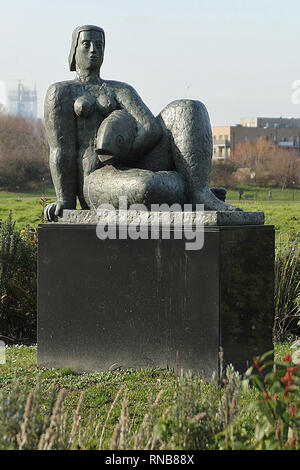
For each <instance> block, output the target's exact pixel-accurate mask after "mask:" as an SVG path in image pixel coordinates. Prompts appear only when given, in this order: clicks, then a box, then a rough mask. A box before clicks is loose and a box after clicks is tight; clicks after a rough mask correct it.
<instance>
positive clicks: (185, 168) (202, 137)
mask: <svg viewBox="0 0 300 470" xmlns="http://www.w3.org/2000/svg"><path fill="white" fill-rule="evenodd" d="M158 119H160V120H161V122H162V125H163V127H164V130H165V132H166V133H167V134H168V135H169V138H170V140H171V146H172V153H173V159H174V163H175V166H176V170H177V171H178V172H179V173H180V174H181V175H182V176H183V177H184V178H185V180H186V182H187V185H188V191H189V200H190V202H191V203H192V204H194V205H195V204H204V207H205V209H206V210H220V211H224V210H240V209H238V208H236V207H235V206H232V205H230V204H227V203H225V202H223V201H221V200H220V199H218V198H217V197H216V196H215V195H214V194H213V193H212V192H211V191H210V189H209V179H210V170H211V161H212V151H213V143H212V132H211V125H210V120H209V116H208V113H207V110H206V108H205V106H204V105H203V104H202V103H201V102H199V101H193V100H178V101H174V102H172V103H170V104H169V105H168V106H167V107H166V108H165V109H164V110H163V111H162V112H161V113H160V115H159V117H158Z"/></svg>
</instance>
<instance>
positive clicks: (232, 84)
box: [0, 0, 300, 125]
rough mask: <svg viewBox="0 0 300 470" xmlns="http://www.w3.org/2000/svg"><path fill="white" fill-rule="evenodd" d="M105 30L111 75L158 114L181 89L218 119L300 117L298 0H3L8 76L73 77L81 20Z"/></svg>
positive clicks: (0, 68) (3, 67) (43, 82)
mask: <svg viewBox="0 0 300 470" xmlns="http://www.w3.org/2000/svg"><path fill="white" fill-rule="evenodd" d="M87 23H89V24H96V25H99V26H102V27H103V28H104V29H105V32H106V40H107V47H106V55H105V60H104V64H103V67H102V71H101V75H102V76H103V78H107V79H115V80H121V81H124V82H127V83H130V84H131V85H132V86H134V87H135V89H136V90H137V91H138V93H139V94H140V95H141V96H142V98H143V99H144V101H145V102H146V104H147V105H148V106H149V107H150V109H151V110H152V111H153V113H154V114H158V113H159V111H160V110H161V109H162V108H163V107H164V106H165V105H167V104H168V103H169V102H171V101H173V100H175V99H178V98H183V97H185V98H192V99H198V100H200V101H203V102H204V103H205V105H206V106H207V108H208V111H209V114H210V116H211V121H212V124H213V125H223V124H224V125H225V124H236V123H238V122H239V119H240V117H244V116H255V115H260V116H279V115H282V116H300V104H299V105H296V104H293V103H292V101H291V96H292V83H293V82H294V81H295V80H300V60H299V59H300V47H299V45H300V2H299V1H296V0H285V2H283V1H282V0H281V1H279V0H273V1H269V0H260V1H258V0H251V1H247V2H246V1H245V0H226V1H225V0H210V1H208V0H185V1H183V0H182V1H178V0H160V1H158V0H151V1H144V0H140V1H137V0H127V1H124V0H123V1H121V0H107V1H103V0H85V1H79V0H60V1H58V0H51V1H44V0H43V1H41V0H40V1H37V0H10V2H7V1H5V0H1V17H0V37H1V40H0V80H5V81H10V83H12V82H11V79H17V78H18V79H23V80H25V81H27V82H28V83H33V82H36V85H37V90H38V97H39V114H40V115H42V113H43V100H44V96H45V93H46V90H47V88H48V86H49V85H50V84H51V83H53V82H57V81H61V80H68V79H70V78H72V77H73V74H72V73H71V72H69V71H68V62H67V58H68V53H69V47H70V41H71V34H72V31H73V29H74V28H75V27H76V26H78V25H81V24H87Z"/></svg>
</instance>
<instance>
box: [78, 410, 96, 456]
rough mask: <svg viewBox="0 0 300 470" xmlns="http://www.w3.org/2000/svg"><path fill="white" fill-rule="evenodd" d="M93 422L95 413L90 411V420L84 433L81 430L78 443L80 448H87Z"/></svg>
mask: <svg viewBox="0 0 300 470" xmlns="http://www.w3.org/2000/svg"><path fill="white" fill-rule="evenodd" d="M92 424H93V415H92V413H90V414H89V420H88V423H87V426H86V428H85V431H84V433H83V435H81V432H80V431H79V438H78V445H79V448H80V449H82V450H84V449H85V448H86V442H87V439H88V436H89V433H90V430H91V427H92Z"/></svg>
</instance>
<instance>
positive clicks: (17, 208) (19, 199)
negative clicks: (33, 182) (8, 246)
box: [0, 186, 55, 229]
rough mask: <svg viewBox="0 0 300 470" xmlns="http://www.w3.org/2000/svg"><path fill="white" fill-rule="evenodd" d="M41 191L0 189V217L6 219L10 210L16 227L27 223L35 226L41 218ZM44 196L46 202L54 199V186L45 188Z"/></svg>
mask: <svg viewBox="0 0 300 470" xmlns="http://www.w3.org/2000/svg"><path fill="white" fill-rule="evenodd" d="M42 196H43V191H38V190H36V191H30V192H29V191H28V192H17V193H14V192H9V191H0V219H2V220H6V219H7V217H8V214H9V212H10V211H12V214H13V220H14V221H15V222H16V228H17V229H21V228H23V227H24V226H26V225H27V224H29V225H33V226H36V225H37V224H38V223H40V222H41V220H42V212H43V208H42V205H41V204H40V200H41V197H42ZM45 196H46V197H47V198H48V199H49V200H48V201H47V203H48V202H52V201H54V200H55V193H54V188H53V187H52V186H51V187H49V188H46V190H45Z"/></svg>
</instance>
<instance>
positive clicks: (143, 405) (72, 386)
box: [0, 343, 290, 448]
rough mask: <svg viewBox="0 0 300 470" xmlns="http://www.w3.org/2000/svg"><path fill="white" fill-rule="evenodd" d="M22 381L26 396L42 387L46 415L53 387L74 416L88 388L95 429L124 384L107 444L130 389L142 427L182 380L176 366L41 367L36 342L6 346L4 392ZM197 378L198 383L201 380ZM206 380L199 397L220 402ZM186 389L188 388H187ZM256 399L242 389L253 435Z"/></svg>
mask: <svg viewBox="0 0 300 470" xmlns="http://www.w3.org/2000/svg"><path fill="white" fill-rule="evenodd" d="M287 352H290V343H280V344H277V345H275V357H276V360H281V359H282V357H283V356H284V355H285V354H286V353H287ZM16 379H17V381H18V387H19V390H20V393H21V394H22V393H24V394H28V393H29V392H30V391H32V390H34V389H35V388H36V387H37V386H39V389H40V395H39V412H40V413H42V414H43V415H44V414H46V413H47V409H48V405H49V400H50V399H51V394H52V391H55V392H56V393H57V392H58V391H59V390H61V389H65V390H66V399H65V402H64V407H65V411H66V412H67V413H70V414H73V413H74V412H75V409H76V406H77V404H78V399H79V396H80V394H81V393H82V392H84V402H83V408H82V411H81V419H82V422H83V425H84V426H90V427H91V429H93V430H94V428H95V426H96V424H97V423H99V422H101V423H102V425H103V423H104V422H105V419H106V417H107V414H108V412H109V410H110V408H111V405H112V403H113V400H114V398H115V397H116V395H117V393H118V391H119V390H120V388H122V389H123V393H122V396H121V398H120V400H119V401H118V402H117V403H116V405H115V407H114V408H113V411H112V413H111V416H110V418H109V421H108V423H107V429H106V431H105V438H104V441H103V443H104V445H103V448H109V446H110V442H111V439H112V435H113V432H114V429H115V426H116V424H117V423H118V421H119V418H120V414H121V408H122V399H123V397H124V393H125V390H126V391H127V392H126V393H127V397H128V411H129V415H130V416H131V417H132V418H133V420H132V425H133V431H134V430H135V429H138V428H139V427H140V426H141V423H142V422H143V419H144V417H145V415H146V414H147V413H148V412H149V410H150V409H151V406H152V404H153V401H154V399H155V397H157V395H158V393H159V392H161V393H162V396H161V399H160V401H159V404H158V408H157V413H158V416H161V415H162V414H163V412H164V411H165V410H166V409H167V408H168V407H172V406H174V391H175V390H176V382H177V379H176V375H175V373H174V372H173V371H170V370H159V369H157V370H150V369H148V370H140V371H132V370H127V371H119V372H118V371H116V372H104V373H91V374H87V373H76V372H74V371H73V370H72V369H53V368H49V369H45V368H40V369H39V368H37V363H36V347H35V346H11V347H7V348H6V362H5V364H1V365H0V391H1V392H4V394H5V395H8V394H13V393H15V392H14V390H15V387H16ZM193 380H194V384H196V381H197V379H196V378H194V379H193ZM202 382H203V384H202V386H201V393H202V395H203V396H201V397H200V398H199V397H198V398H197V400H198V399H200V400H201V403H205V401H206V400H207V402H208V406H214V405H213V404H212V403H211V399H212V395H213V397H214V400H215V401H216V403H217V402H218V401H220V400H221V397H222V388H221V387H220V386H218V385H216V384H215V385H213V384H210V383H209V382H204V381H202ZM213 387H215V389H213ZM198 390H199V389H198ZM183 391H184V389H182V390H181V392H183ZM256 398H257V393H256V391H255V390H252V389H251V390H250V391H248V392H247V393H242V395H241V397H240V399H239V404H238V407H239V417H240V418H239V419H241V420H243V429H247V432H249V433H250V434H251V433H252V432H253V422H252V421H253V413H252V412H251V410H250V409H249V405H250V403H251V401H252V400H254V399H256ZM186 399H187V400H190V399H191V397H190V398H188V397H186ZM194 399H196V397H194ZM216 403H215V404H216ZM186 406H188V407H191V406H192V403H191V402H189V401H187V402H186ZM90 420H91V421H90ZM88 423H90V424H88ZM0 424H1V423H0ZM0 438H1V436H0ZM97 445H98V441H97V439H96V438H94V440H93V439H92V440H91V441H90V442H89V444H88V446H89V448H97Z"/></svg>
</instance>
